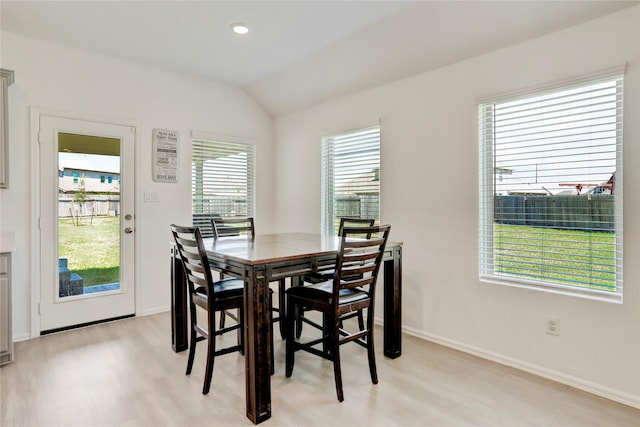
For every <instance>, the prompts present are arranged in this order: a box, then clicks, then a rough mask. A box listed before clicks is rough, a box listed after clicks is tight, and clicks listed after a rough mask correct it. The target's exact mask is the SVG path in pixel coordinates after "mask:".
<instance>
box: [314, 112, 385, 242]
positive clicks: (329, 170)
mask: <svg viewBox="0 0 640 427" xmlns="http://www.w3.org/2000/svg"><path fill="white" fill-rule="evenodd" d="M359 135H372V136H373V137H374V138H377V139H376V140H375V141H374V142H377V154H374V157H375V156H376V155H377V164H375V165H374V168H373V169H372V170H371V172H370V173H373V174H374V179H373V181H374V182H376V181H377V183H378V184H377V194H378V197H377V209H376V212H375V214H374V216H373V217H374V219H375V220H376V222H377V223H379V222H380V197H381V186H380V165H381V143H382V138H381V130H380V126H379V125H376V126H370V127H366V128H360V129H354V130H351V131H346V132H340V133H334V134H331V135H326V136H323V137H322V139H321V152H322V155H321V232H322V234H324V235H329V236H332V235H335V234H336V233H337V227H338V224H339V218H340V217H341V215H339V214H338V212H337V211H336V209H337V207H336V203H335V199H336V197H335V196H336V185H335V179H334V177H335V176H336V143H338V141H340V140H342V142H343V143H344V144H345V145H349V144H354V142H353V141H356V140H357V139H359ZM364 138H366V136H365V137H364ZM357 147H360V148H362V146H357ZM354 151H357V148H356V149H354V150H353V151H351V152H354ZM376 169H377V170H376ZM357 176H361V174H355V175H353V177H354V178H355V177H357ZM369 203H370V202H369ZM366 205H367V202H365V206H366ZM361 207H362V199H360V209H359V210H360V211H361V210H362V209H361ZM365 210H366V211H367V212H370V210H371V209H370V208H368V207H367V208H366V209H365ZM361 215H362V213H361V212H360V216H359V217H363V216H361ZM364 217H366V218H371V216H370V215H367V214H365V216H364Z"/></svg>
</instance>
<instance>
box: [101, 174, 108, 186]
mask: <svg viewBox="0 0 640 427" xmlns="http://www.w3.org/2000/svg"><path fill="white" fill-rule="evenodd" d="M106 180H107V177H106V176H104V175H100V183H101V184H104V183H105V181H106Z"/></svg>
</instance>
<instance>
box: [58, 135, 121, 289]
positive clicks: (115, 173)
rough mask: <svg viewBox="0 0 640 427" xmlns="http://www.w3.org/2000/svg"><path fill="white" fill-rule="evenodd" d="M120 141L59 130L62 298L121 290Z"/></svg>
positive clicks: (59, 233)
mask: <svg viewBox="0 0 640 427" xmlns="http://www.w3.org/2000/svg"><path fill="white" fill-rule="evenodd" d="M119 215H120V140H119V139H114V138H104V137H95V136H86V135H76V134H69V133H59V134H58V274H59V289H58V296H59V297H60V298H68V297H73V296H80V295H88V294H89V295H90V294H99V293H103V292H112V291H118V290H119V289H120V216H119Z"/></svg>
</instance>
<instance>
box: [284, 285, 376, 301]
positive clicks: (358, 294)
mask: <svg viewBox="0 0 640 427" xmlns="http://www.w3.org/2000/svg"><path fill="white" fill-rule="evenodd" d="M287 294H288V295H291V296H294V297H297V298H304V299H310V300H315V301H321V302H326V303H328V302H329V301H330V300H331V298H332V297H333V281H327V282H322V283H314V284H311V285H306V286H293V287H291V288H289V289H288V290H287ZM339 298H340V302H339V304H340V305H342V304H352V303H354V302H356V301H361V300H363V299H367V298H369V293H367V292H366V291H365V290H364V289H362V288H358V287H356V288H352V289H340V293H339Z"/></svg>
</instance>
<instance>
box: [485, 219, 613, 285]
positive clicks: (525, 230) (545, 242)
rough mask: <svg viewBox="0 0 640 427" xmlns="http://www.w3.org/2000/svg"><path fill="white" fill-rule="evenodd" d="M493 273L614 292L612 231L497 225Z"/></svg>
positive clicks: (495, 228) (495, 229) (495, 227)
mask: <svg viewBox="0 0 640 427" xmlns="http://www.w3.org/2000/svg"><path fill="white" fill-rule="evenodd" d="M494 248H495V259H494V262H495V273H496V274H502V275H507V276H515V277H522V278H529V279H532V280H543V281H550V282H555V283H560V284H566V285H571V286H580V287H587V288H592V289H601V290H607V291H615V289H616V240H615V234H614V233H612V232H598V231H575V230H558V229H553V228H541V227H529V226H521V225H504V224H496V225H495V226H494Z"/></svg>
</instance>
